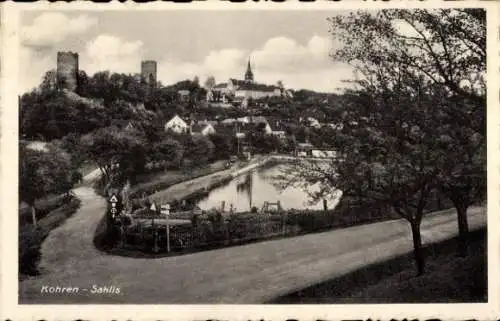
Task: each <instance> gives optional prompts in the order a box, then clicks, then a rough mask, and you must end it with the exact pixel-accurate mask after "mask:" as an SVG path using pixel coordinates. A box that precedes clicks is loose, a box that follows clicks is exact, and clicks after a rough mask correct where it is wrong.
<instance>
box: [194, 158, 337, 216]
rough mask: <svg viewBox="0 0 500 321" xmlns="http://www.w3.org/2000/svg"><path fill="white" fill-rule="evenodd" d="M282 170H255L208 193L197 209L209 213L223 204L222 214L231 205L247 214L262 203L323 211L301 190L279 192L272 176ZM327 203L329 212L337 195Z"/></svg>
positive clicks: (198, 203)
mask: <svg viewBox="0 0 500 321" xmlns="http://www.w3.org/2000/svg"><path fill="white" fill-rule="evenodd" d="M285 166H289V165H286V164H280V165H275V166H272V167H264V168H257V169H255V170H253V171H251V172H249V173H247V174H244V175H241V176H239V177H236V178H235V179H233V180H232V181H230V182H229V183H228V184H226V185H224V186H221V187H218V188H215V189H213V190H212V191H210V193H209V194H208V196H206V197H204V198H202V199H200V200H199V201H198V202H197V205H198V206H199V207H200V208H201V209H203V210H210V209H212V208H221V205H222V202H225V209H226V210H229V208H230V207H231V205H233V207H234V208H235V211H236V212H247V211H250V209H251V208H252V207H254V206H255V207H257V208H258V209H259V210H260V209H261V208H262V207H263V205H264V203H265V202H271V203H275V202H277V201H280V203H281V206H282V208H283V209H315V210H320V209H323V200H319V201H317V202H312V203H311V200H310V197H309V195H308V193H307V192H306V191H304V190H302V189H301V188H296V187H288V188H286V189H284V190H283V189H281V188H279V187H277V186H276V185H275V183H276V182H277V180H276V176H278V175H282V174H283V172H282V169H283V168H284V167H285ZM317 188H318V187H317V186H311V187H310V189H309V191H310V192H312V191H314V190H315V189H317ZM327 201H328V203H327V207H328V209H332V208H334V207H335V206H336V205H337V203H338V201H339V195H335V196H333V197H332V198H330V199H328V200H327Z"/></svg>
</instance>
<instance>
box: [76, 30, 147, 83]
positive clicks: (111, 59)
mask: <svg viewBox="0 0 500 321" xmlns="http://www.w3.org/2000/svg"><path fill="white" fill-rule="evenodd" d="M143 55H144V48H143V43H142V42H141V41H139V40H137V41H126V40H123V39H121V38H119V37H116V36H113V35H107V34H102V35H99V36H97V37H96V38H94V39H92V40H91V41H89V42H88V43H87V44H86V46H85V55H84V56H83V57H82V65H84V66H85V71H86V72H87V73H89V74H93V73H95V72H96V71H102V70H110V71H112V72H122V73H137V72H139V71H140V62H141V59H142V56H143Z"/></svg>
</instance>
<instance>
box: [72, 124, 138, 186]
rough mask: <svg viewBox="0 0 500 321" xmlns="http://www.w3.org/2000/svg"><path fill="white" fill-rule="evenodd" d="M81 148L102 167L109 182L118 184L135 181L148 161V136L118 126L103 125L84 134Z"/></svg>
mask: <svg viewBox="0 0 500 321" xmlns="http://www.w3.org/2000/svg"><path fill="white" fill-rule="evenodd" d="M80 143H81V146H82V150H83V152H84V153H85V155H87V157H88V158H89V159H91V160H92V161H93V162H94V163H95V164H96V165H97V166H98V167H99V169H100V170H101V172H102V173H103V175H104V177H105V178H106V180H107V182H111V183H115V182H114V181H113V180H114V179H115V177H117V178H116V179H117V180H118V183H119V184H121V183H123V180H126V179H129V180H130V181H132V182H133V181H134V180H135V176H136V175H137V174H138V173H140V172H141V171H142V170H143V169H144V166H145V163H146V150H145V145H146V139H145V137H144V134H143V133H141V132H139V131H137V130H135V129H130V130H125V129H118V128H117V127H114V126H111V127H104V128H100V129H98V130H96V131H94V132H92V133H90V134H87V135H84V136H83V137H82V138H81V140H80Z"/></svg>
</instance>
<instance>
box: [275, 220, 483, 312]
mask: <svg viewBox="0 0 500 321" xmlns="http://www.w3.org/2000/svg"><path fill="white" fill-rule="evenodd" d="M457 247H458V240H457V238H454V239H451V240H447V241H445V242H441V243H437V244H431V245H428V246H426V247H425V250H424V252H425V256H426V259H427V261H426V269H427V271H426V274H425V275H423V276H420V277H415V267H414V261H413V255H412V254H407V255H404V256H401V257H397V258H395V259H392V260H389V261H387V262H384V263H380V264H376V265H372V266H368V267H366V268H364V269H361V270H358V271H355V272H353V273H350V274H347V275H345V276H343V277H340V278H336V279H333V280H329V281H326V282H323V283H321V284H316V285H314V286H311V287H309V288H306V289H303V290H301V291H298V292H295V293H291V294H288V295H285V296H282V297H279V298H277V299H275V300H273V301H272V302H269V303H273V304H276V303H278V304H293V303H304V304H316V303H431V302H434V303H438V302H442V303H448V302H456V303H458V302H486V301H487V270H486V269H487V264H486V253H487V252H486V230H484V229H483V230H478V231H475V232H472V233H471V234H470V248H469V256H468V257H466V258H461V257H458V256H457V255H456V253H457Z"/></svg>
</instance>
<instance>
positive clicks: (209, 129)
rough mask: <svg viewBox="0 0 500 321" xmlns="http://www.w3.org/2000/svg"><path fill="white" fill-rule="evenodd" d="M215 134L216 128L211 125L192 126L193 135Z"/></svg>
mask: <svg viewBox="0 0 500 321" xmlns="http://www.w3.org/2000/svg"><path fill="white" fill-rule="evenodd" d="M213 134H215V128H214V126H212V125H211V124H200V123H198V124H194V125H192V126H191V135H203V136H208V135H213Z"/></svg>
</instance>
